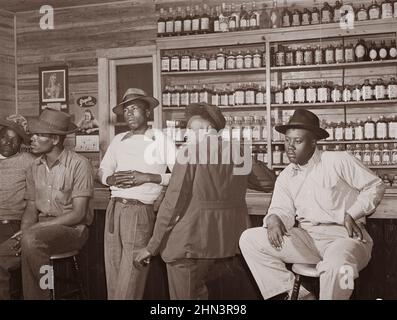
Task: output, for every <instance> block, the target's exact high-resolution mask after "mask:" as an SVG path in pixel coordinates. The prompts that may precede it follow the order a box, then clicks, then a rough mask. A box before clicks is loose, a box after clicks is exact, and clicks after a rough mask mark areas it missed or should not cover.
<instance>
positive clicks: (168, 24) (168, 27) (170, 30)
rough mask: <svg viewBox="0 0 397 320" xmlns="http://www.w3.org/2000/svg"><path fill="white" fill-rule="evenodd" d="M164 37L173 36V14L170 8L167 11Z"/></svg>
mask: <svg viewBox="0 0 397 320" xmlns="http://www.w3.org/2000/svg"><path fill="white" fill-rule="evenodd" d="M165 35H166V36H173V35H174V12H173V10H172V8H169V10H168V17H167V20H166V21H165Z"/></svg>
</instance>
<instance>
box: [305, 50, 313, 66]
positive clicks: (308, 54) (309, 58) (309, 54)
mask: <svg viewBox="0 0 397 320" xmlns="http://www.w3.org/2000/svg"><path fill="white" fill-rule="evenodd" d="M303 60H304V63H305V65H312V64H313V50H312V48H311V47H307V48H306V49H305V51H304V56H303Z"/></svg>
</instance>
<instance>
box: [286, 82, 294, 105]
mask: <svg viewBox="0 0 397 320" xmlns="http://www.w3.org/2000/svg"><path fill="white" fill-rule="evenodd" d="M284 87H285V88H284V102H285V103H288V104H292V103H294V96H295V94H294V90H293V89H292V88H291V84H290V83H287V85H285V86H284Z"/></svg>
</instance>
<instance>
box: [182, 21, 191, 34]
mask: <svg viewBox="0 0 397 320" xmlns="http://www.w3.org/2000/svg"><path fill="white" fill-rule="evenodd" d="M183 31H184V32H190V31H192V20H190V19H188V20H184V21H183Z"/></svg>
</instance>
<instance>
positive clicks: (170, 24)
mask: <svg viewBox="0 0 397 320" xmlns="http://www.w3.org/2000/svg"><path fill="white" fill-rule="evenodd" d="M165 32H167V33H173V32H174V21H167V22H166V23H165Z"/></svg>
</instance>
